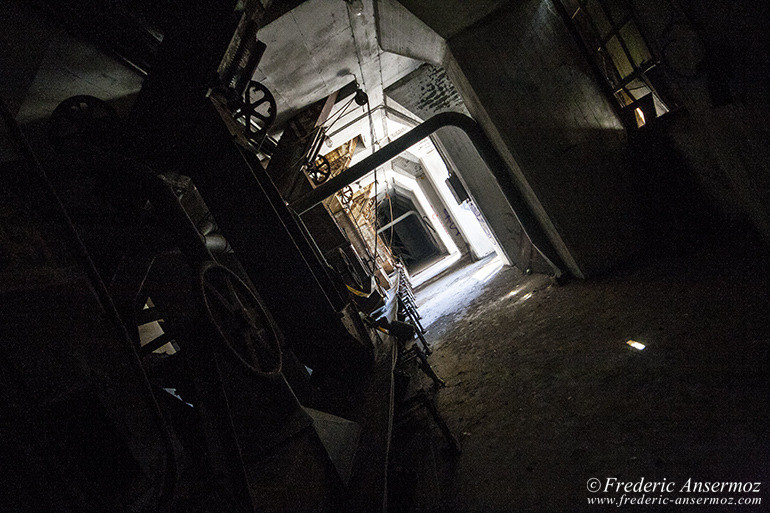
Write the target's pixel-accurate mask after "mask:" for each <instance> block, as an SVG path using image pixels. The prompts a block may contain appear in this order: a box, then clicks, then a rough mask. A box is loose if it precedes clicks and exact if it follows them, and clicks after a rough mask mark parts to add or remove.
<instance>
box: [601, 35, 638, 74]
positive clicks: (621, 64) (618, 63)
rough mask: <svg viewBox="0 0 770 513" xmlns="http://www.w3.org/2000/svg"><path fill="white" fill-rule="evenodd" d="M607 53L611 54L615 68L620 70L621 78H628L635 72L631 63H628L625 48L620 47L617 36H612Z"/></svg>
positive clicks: (608, 42)
mask: <svg viewBox="0 0 770 513" xmlns="http://www.w3.org/2000/svg"><path fill="white" fill-rule="evenodd" d="M607 51H608V52H609V54H610V57H612V62H613V63H614V64H615V67H616V68H617V69H618V73H619V74H620V78H626V77H627V76H628V75H630V74H631V73H632V72H633V71H634V68H633V67H632V66H631V63H630V62H628V57H626V52H624V51H623V47H622V46H620V42H619V41H618V37H617V36H612V38H611V39H610V40H609V41H607Z"/></svg>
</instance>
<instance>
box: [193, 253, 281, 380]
mask: <svg viewBox="0 0 770 513" xmlns="http://www.w3.org/2000/svg"><path fill="white" fill-rule="evenodd" d="M199 285H200V291H201V296H202V298H203V304H204V310H205V313H206V315H207V316H208V320H209V321H210V322H211V325H212V326H213V327H214V331H215V334H216V335H217V336H218V337H219V338H220V340H221V341H222V342H223V343H224V344H225V346H226V347H227V348H228V349H229V350H230V352H231V353H232V354H233V355H234V356H235V357H236V359H237V360H239V361H240V362H241V363H242V364H243V365H244V366H245V367H246V368H247V369H249V370H250V371H252V372H254V373H256V374H257V375H259V376H262V377H265V378H277V377H279V376H280V375H281V368H282V364H283V361H282V354H281V343H280V337H279V335H278V331H277V329H276V326H275V324H274V323H273V320H272V319H271V318H270V315H269V314H268V313H267V310H265V307H264V306H263V305H262V302H261V301H260V300H259V299H258V298H257V296H256V295H255V294H254V293H253V292H252V291H251V289H250V288H249V287H248V285H246V284H245V283H244V282H243V281H241V279H240V278H238V276H236V274H235V273H233V272H232V271H231V270H229V269H227V268H226V267H223V266H221V265H219V264H216V263H214V262H208V263H206V264H204V265H203V267H202V268H201V271H200V283H199Z"/></svg>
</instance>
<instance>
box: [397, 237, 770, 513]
mask: <svg viewBox="0 0 770 513" xmlns="http://www.w3.org/2000/svg"><path fill="white" fill-rule="evenodd" d="M759 262H760V260H759V259H758V258H757V257H756V256H755V255H746V254H745V252H741V251H737V250H735V249H724V248H723V249H720V250H713V249H711V250H708V249H702V250H700V251H698V252H697V253H696V254H694V255H691V256H688V257H669V258H660V259H658V260H656V261H647V262H644V263H641V264H637V265H635V266H633V270H631V271H623V272H619V273H615V274H614V275H613V276H611V277H607V278H601V279H597V280H591V281H573V282H570V283H568V284H566V285H563V286H553V285H552V284H551V281H550V279H548V278H547V277H544V276H539V275H533V276H522V275H521V273H519V272H518V271H517V270H516V269H512V268H504V269H500V268H499V265H498V264H496V263H495V262H494V261H493V260H490V259H486V260H484V261H481V262H477V263H475V264H472V265H471V266H469V267H465V268H461V269H459V270H455V271H454V272H452V273H450V274H449V275H447V276H444V277H441V278H440V279H438V280H433V281H430V282H428V283H426V284H424V285H423V286H422V287H420V289H419V290H418V293H417V299H418V303H419V304H420V305H421V311H422V312H423V316H424V318H425V319H424V320H425V321H426V322H427V323H429V324H430V328H429V334H428V340H429V342H431V343H432V344H433V346H434V352H433V354H432V355H431V356H430V361H431V363H432V365H433V367H434V369H435V370H436V372H437V373H438V374H439V375H440V376H441V377H443V378H444V379H445V380H446V382H447V387H446V388H443V389H441V390H439V391H438V392H437V393H436V404H437V406H438V409H439V410H440V412H441V413H442V414H443V415H444V417H445V419H446V421H447V423H448V424H449V426H450V428H451V429H452V430H453V431H454V433H455V434H456V435H457V436H458V438H459V439H460V440H461V443H462V446H463V452H462V454H461V455H460V456H459V457H457V458H452V457H451V455H450V454H449V452H448V451H447V450H446V444H445V443H444V441H443V440H442V438H441V435H440V433H439V432H438V430H437V429H436V428H435V426H433V425H432V424H431V423H430V422H429V421H428V419H427V416H425V415H423V414H418V415H417V416H416V417H415V418H414V419H413V421H412V422H409V423H407V424H406V426H404V427H402V428H401V429H399V430H397V431H396V435H397V436H396V442H395V446H394V447H395V450H394V467H396V468H398V469H399V472H400V473H399V474H398V475H395V476H394V481H397V480H398V479H401V480H404V476H407V477H406V479H407V480H408V481H412V482H413V483H414V484H415V488H414V494H415V499H414V502H413V506H412V508H411V509H412V510H413V511H442V512H444V511H447V512H449V511H454V512H465V511H522V512H525V511H544V512H559V511H607V510H609V507H610V506H606V505H605V506H598V505H589V504H588V498H590V497H610V498H611V497H616V498H617V499H619V498H620V496H621V495H622V492H619V493H599V494H595V493H591V492H589V491H588V490H587V482H588V480H589V478H598V479H600V480H601V483H602V486H605V484H606V483H607V481H606V480H607V479H608V478H616V479H618V480H619V481H633V482H638V481H639V479H640V478H644V479H645V480H646V481H650V480H657V481H662V480H663V479H664V478H665V479H666V480H667V482H672V481H673V482H675V483H676V487H675V490H677V492H678V491H679V490H681V488H682V486H684V485H685V484H686V482H687V480H688V478H692V480H693V481H709V482H713V481H730V482H735V481H746V482H748V481H751V482H761V483H762V484H761V490H760V492H759V493H753V492H751V493H744V494H740V493H738V494H730V493H717V494H710V493H705V494H704V493H700V494H699V493H690V494H688V493H686V492H684V493H664V494H659V493H657V494H656V493H648V494H646V495H647V497H661V498H663V497H666V498H670V499H676V498H677V497H687V498H697V497H701V496H706V497H714V496H715V497H718V498H726V497H730V496H734V500H738V498H739V497H749V498H761V499H762V502H763V505H760V506H750V507H746V508H742V507H739V506H703V505H701V506H696V507H695V509H696V510H698V511H728V510H729V511H744V510H745V511H757V512H758V511H768V510H770V493H768V488H770V480H769V479H768V474H769V473H770V472H768V470H769V469H770V458H769V457H768V456H770V450H769V446H770V444H769V443H768V422H767V421H768V412H769V411H770V402H769V401H768V398H769V397H770V395H769V394H768V343H769V342H770V335H769V334H768V327H770V322H769V321H770V312H769V311H768V308H767V306H768V303H767V299H768V279H767V275H766V274H765V272H763V271H762V270H761V269H760V267H761V266H760V263H759ZM474 276H475V277H476V278H474ZM629 339H633V340H636V341H639V342H642V343H644V344H646V346H647V347H646V348H645V349H643V350H641V351H639V350H636V349H633V348H631V347H629V346H628V345H627V344H626V342H627V341H628V340H629ZM426 386H427V383H426ZM401 489H402V490H404V491H403V492H402V493H403V494H407V495H408V491H406V490H408V486H406V487H402V488H401ZM629 495H630V496H641V495H642V494H641V493H636V494H635V493H633V492H632V493H631V494H629ZM394 504H397V501H396V502H394ZM633 508H636V509H637V510H639V509H643V510H646V511H668V510H675V511H687V510H688V509H687V508H682V507H676V508H672V507H669V508H667V507H665V506H660V505H652V506H633Z"/></svg>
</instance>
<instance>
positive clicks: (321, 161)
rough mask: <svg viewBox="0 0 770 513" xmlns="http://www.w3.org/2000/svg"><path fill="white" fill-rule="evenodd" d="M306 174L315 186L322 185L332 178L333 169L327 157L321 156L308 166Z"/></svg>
mask: <svg viewBox="0 0 770 513" xmlns="http://www.w3.org/2000/svg"><path fill="white" fill-rule="evenodd" d="M305 172H306V173H307V176H308V178H310V179H311V180H312V181H313V183H314V184H316V185H321V184H322V183H324V182H325V181H326V180H328V179H329V177H330V176H331V174H332V168H331V166H330V165H329V161H328V160H326V157H324V156H323V155H319V156H318V157H317V158H316V159H315V161H314V162H312V163H308V164H307V167H306V169H305Z"/></svg>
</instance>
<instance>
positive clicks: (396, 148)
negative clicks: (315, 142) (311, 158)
mask: <svg viewBox="0 0 770 513" xmlns="http://www.w3.org/2000/svg"><path fill="white" fill-rule="evenodd" d="M447 126H453V127H456V128H459V129H460V130H462V131H463V132H465V134H466V135H467V136H468V138H470V140H471V142H472V143H473V146H474V147H475V148H476V151H478V153H479V156H480V157H481V158H482V160H483V161H484V162H485V163H486V165H487V167H489V170H490V171H491V172H492V175H493V176H494V177H495V179H496V180H497V183H498V185H499V186H500V188H501V189H502V191H503V194H504V195H505V197H506V199H507V200H508V203H509V204H510V205H511V208H512V210H513V212H514V214H515V215H516V218H517V219H518V221H519V223H521V226H522V228H523V229H524V232H525V233H526V234H527V237H529V240H530V241H531V242H532V245H533V246H534V247H535V249H537V250H538V252H539V253H540V254H541V255H542V256H543V258H544V259H545V260H546V261H547V262H548V263H549V264H550V265H551V267H553V268H554V270H555V271H556V274H557V276H559V275H561V274H563V273H564V272H566V266H565V265H564V262H563V261H562V259H561V257H560V256H559V254H558V253H557V252H556V249H555V248H554V246H553V244H552V243H551V241H550V239H549V238H548V236H547V235H546V233H545V230H544V229H543V227H542V225H541V224H540V221H539V220H538V219H537V216H536V215H535V213H534V212H533V211H532V209H531V207H530V206H529V204H528V203H527V201H526V200H525V198H524V194H523V193H522V192H521V190H520V189H519V186H518V185H517V184H516V183H515V182H514V180H513V177H512V176H511V172H510V170H509V169H508V166H507V165H506V163H505V161H504V160H503V158H502V157H501V156H500V154H499V153H498V152H497V150H496V149H495V147H494V146H493V145H492V143H491V142H490V140H489V139H488V138H487V136H486V134H485V133H484V131H483V130H482V129H481V127H480V126H479V125H478V123H476V122H475V121H474V120H473V119H472V118H470V117H468V116H466V115H464V114H459V113H457V112H444V113H441V114H437V115H435V116H433V117H432V118H430V119H428V120H427V121H425V122H423V123H421V124H420V125H417V126H416V127H414V128H413V129H412V130H410V131H409V132H407V133H406V134H404V135H402V136H401V137H399V138H398V139H396V140H395V141H393V142H391V143H390V144H387V145H385V146H383V147H382V148H380V149H379V150H378V151H376V152H374V153H372V154H371V155H369V156H368V157H366V158H365V159H364V160H362V161H361V162H359V163H357V164H355V165H354V166H351V167H350V168H348V170H347V171H343V172H342V173H340V174H338V175H337V176H335V177H334V178H332V179H330V180H328V181H327V182H325V183H324V184H322V185H320V186H319V187H316V188H315V189H313V190H312V191H311V192H310V193H308V194H307V195H305V196H304V197H302V198H300V199H298V200H297V201H295V202H293V203H292V204H291V205H290V206H291V208H292V209H294V210H296V211H297V212H299V213H300V214H301V213H304V212H307V211H308V210H310V209H311V208H313V207H314V206H315V205H317V204H318V203H320V202H321V201H323V200H325V199H326V198H328V197H329V196H331V195H332V194H334V193H335V192H337V191H338V190H340V189H342V188H343V187H346V186H348V185H350V184H351V183H353V182H355V181H356V180H359V179H361V178H363V177H364V176H366V175H367V174H369V173H370V172H372V171H373V170H374V169H375V168H377V167H378V166H381V165H383V164H385V163H386V162H388V161H390V160H391V159H393V158H395V157H397V156H398V155H399V154H401V153H403V152H404V151H406V150H407V149H409V148H410V147H412V146H413V145H415V144H417V143H418V142H420V141H422V140H423V139H425V138H426V137H428V136H430V135H431V134H432V133H434V132H436V131H437V130H438V129H440V128H444V127H447Z"/></svg>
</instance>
